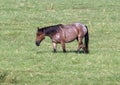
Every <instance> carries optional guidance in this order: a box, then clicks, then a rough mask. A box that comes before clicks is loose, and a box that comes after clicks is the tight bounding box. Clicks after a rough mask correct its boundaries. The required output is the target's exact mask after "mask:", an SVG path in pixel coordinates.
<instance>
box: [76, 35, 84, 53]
mask: <svg viewBox="0 0 120 85" xmlns="http://www.w3.org/2000/svg"><path fill="white" fill-rule="evenodd" d="M82 39H83V38H82V37H79V38H78V49H77V52H78V53H80V49H81V48H82V49H83V52H85V46H84V44H83V42H82Z"/></svg>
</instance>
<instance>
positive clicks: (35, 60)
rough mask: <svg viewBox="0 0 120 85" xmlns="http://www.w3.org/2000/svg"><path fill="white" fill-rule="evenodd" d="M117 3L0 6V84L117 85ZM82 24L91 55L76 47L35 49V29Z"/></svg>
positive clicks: (12, 1) (4, 1)
mask: <svg viewBox="0 0 120 85" xmlns="http://www.w3.org/2000/svg"><path fill="white" fill-rule="evenodd" d="M119 7H120V2H119V0H0V84H5V85H7V84H8V85H10V84H11V85H12V84H13V85H16V84H20V85H30V84H32V85H120V45H119V44H120V9H119ZM73 22H81V23H84V24H86V25H87V26H88V28H89V33H90V44H89V48H90V54H88V55H86V54H76V53H75V52H74V51H75V50H76V49H77V42H76V41H74V42H72V43H69V44H66V47H67V51H68V52H67V53H65V54H64V53H62V49H61V46H60V45H58V47H57V51H58V52H57V53H55V54H54V53H52V43H51V40H50V39H49V38H48V37H46V39H45V40H44V41H43V42H42V43H41V47H36V46H35V33H36V27H38V26H39V27H44V26H49V25H54V24H58V23H62V24H68V23H73Z"/></svg>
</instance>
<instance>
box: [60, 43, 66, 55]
mask: <svg viewBox="0 0 120 85" xmlns="http://www.w3.org/2000/svg"><path fill="white" fill-rule="evenodd" d="M61 45H62V49H63V52H64V53H65V52H66V48H65V42H61Z"/></svg>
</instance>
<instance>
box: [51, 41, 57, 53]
mask: <svg viewBox="0 0 120 85" xmlns="http://www.w3.org/2000/svg"><path fill="white" fill-rule="evenodd" d="M52 44H53V52H54V53H56V48H57V44H56V43H55V42H53V43H52Z"/></svg>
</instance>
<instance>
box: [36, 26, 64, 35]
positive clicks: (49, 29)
mask: <svg viewBox="0 0 120 85" xmlns="http://www.w3.org/2000/svg"><path fill="white" fill-rule="evenodd" d="M60 26H62V24H58V25H53V26H48V27H43V28H41V29H38V32H39V31H42V32H44V33H45V35H49V34H52V33H56V32H58V31H59V29H60Z"/></svg>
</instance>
